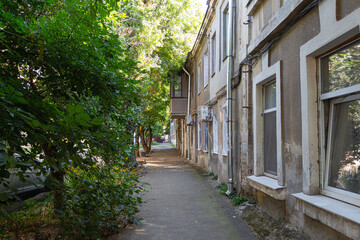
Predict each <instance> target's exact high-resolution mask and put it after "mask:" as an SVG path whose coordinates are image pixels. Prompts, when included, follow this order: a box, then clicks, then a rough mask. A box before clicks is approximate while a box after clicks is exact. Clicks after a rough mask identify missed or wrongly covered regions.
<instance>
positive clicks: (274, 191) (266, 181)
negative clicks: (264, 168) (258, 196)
mask: <svg viewBox="0 0 360 240" xmlns="http://www.w3.org/2000/svg"><path fill="white" fill-rule="evenodd" d="M247 179H248V180H249V185H250V186H251V187H253V188H256V189H258V190H260V191H262V192H264V193H266V194H267V195H269V196H270V197H272V198H275V199H277V200H285V198H286V188H285V187H284V186H280V185H279V184H278V182H277V180H276V179H273V178H270V177H266V176H259V177H257V176H254V175H252V176H249V177H247Z"/></svg>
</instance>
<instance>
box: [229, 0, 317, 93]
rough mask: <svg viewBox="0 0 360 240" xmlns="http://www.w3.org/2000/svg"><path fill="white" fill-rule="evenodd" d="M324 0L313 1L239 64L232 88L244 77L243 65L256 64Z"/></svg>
mask: <svg viewBox="0 0 360 240" xmlns="http://www.w3.org/2000/svg"><path fill="white" fill-rule="evenodd" d="M322 1H323V0H315V1H313V2H312V3H310V4H309V5H308V6H307V7H306V8H305V9H303V10H302V11H301V12H300V13H299V14H298V15H297V16H296V17H295V18H294V19H293V20H292V21H291V22H290V23H289V24H288V25H287V26H286V27H285V28H284V29H282V30H281V31H280V33H279V34H277V35H276V36H275V37H274V38H273V39H271V41H269V42H268V43H267V44H266V45H265V46H264V47H263V48H262V49H261V50H260V51H259V52H258V53H256V54H255V55H252V56H251V55H248V56H247V58H246V59H245V60H244V61H242V62H241V63H240V64H239V72H238V78H237V81H236V82H235V83H234V84H233V85H232V88H235V87H236V86H237V85H239V83H240V81H241V77H242V68H241V67H242V66H243V65H248V66H250V67H252V66H254V65H255V64H256V63H257V61H258V59H259V57H261V56H262V55H263V54H264V53H265V52H267V51H268V50H270V49H271V48H272V47H273V46H274V45H275V43H277V42H278V40H279V39H280V38H281V37H282V36H283V35H284V34H285V33H286V32H287V31H289V30H290V28H292V27H293V26H294V25H295V24H296V23H297V22H298V21H299V20H300V19H301V18H302V17H303V16H305V15H306V14H307V13H308V12H309V11H310V10H311V9H313V8H314V7H316V6H317V5H319V3H321V2H322Z"/></svg>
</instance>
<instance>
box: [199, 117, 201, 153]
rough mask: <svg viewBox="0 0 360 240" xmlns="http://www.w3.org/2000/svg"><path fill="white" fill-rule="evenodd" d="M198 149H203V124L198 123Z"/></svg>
mask: <svg viewBox="0 0 360 240" xmlns="http://www.w3.org/2000/svg"><path fill="white" fill-rule="evenodd" d="M198 149H201V125H200V123H198Z"/></svg>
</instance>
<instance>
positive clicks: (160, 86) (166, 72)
mask: <svg viewBox="0 0 360 240" xmlns="http://www.w3.org/2000/svg"><path fill="white" fill-rule="evenodd" d="M201 7H202V6H201V4H200V2H196V1H192V0H169V1H166V2H165V1H163V0H154V1H143V0H130V3H129V5H127V8H125V9H124V10H125V13H126V16H127V18H125V19H124V22H125V23H126V24H125V26H127V28H125V29H124V30H123V31H124V32H127V33H128V34H129V35H130V36H131V38H130V40H131V44H130V45H131V46H133V47H132V51H133V52H134V56H135V59H136V60H137V61H138V67H139V68H140V69H141V70H142V72H141V74H140V75H139V76H138V79H139V82H140V87H141V90H142V91H141V95H140V101H141V105H140V106H141V107H140V110H141V117H140V125H139V130H138V131H137V132H138V133H139V135H140V137H141V141H142V146H143V148H144V150H145V152H146V154H147V155H148V154H149V153H150V151H151V139H152V132H153V128H154V126H156V125H162V126H164V125H166V123H167V122H168V121H169V119H168V113H167V112H168V111H167V110H168V106H169V97H170V96H169V81H173V79H175V78H176V77H177V73H178V71H179V70H180V69H181V65H182V63H183V62H184V61H185V59H186V56H187V53H188V51H190V50H191V47H192V44H193V42H194V40H195V38H196V36H197V31H198V28H199V26H200V23H201V20H202V18H203V13H202V11H201Z"/></svg>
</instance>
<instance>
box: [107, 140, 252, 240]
mask: <svg viewBox="0 0 360 240" xmlns="http://www.w3.org/2000/svg"><path fill="white" fill-rule="evenodd" d="M162 145H163V146H162ZM162 145H160V146H157V147H156V149H155V150H154V151H153V153H152V154H151V157H150V158H146V164H145V167H144V168H143V171H144V172H145V175H144V177H143V178H142V180H143V181H146V182H148V183H150V185H149V186H148V187H147V189H148V192H146V193H145V195H144V200H145V201H146V203H144V204H143V206H142V207H141V211H140V213H139V214H138V215H137V217H140V218H142V219H143V220H142V221H141V223H140V224H138V225H133V226H131V227H129V228H127V229H125V230H124V232H122V233H121V234H117V235H114V236H112V237H110V238H109V240H120V239H129V240H130V239H136V240H137V239H139V240H141V239H146V240H150V239H156V240H163V239H189V240H193V239H206V240H208V239H216V240H226V239H246V240H250V239H255V237H254V235H253V234H252V233H251V230H250V228H249V227H248V226H247V225H246V224H245V223H244V222H243V221H242V220H241V219H240V218H239V217H237V216H235V213H234V211H233V209H232V208H231V204H230V203H229V202H228V201H226V200H227V199H225V198H224V197H222V196H219V195H218V194H217V193H216V190H215V189H214V188H213V187H212V186H211V185H210V184H209V181H208V180H207V177H206V176H203V175H202V174H201V173H199V172H198V171H197V170H195V169H194V168H193V167H192V166H191V165H190V164H188V163H187V160H186V159H184V158H182V157H179V156H178V153H177V150H176V149H174V148H162V147H170V145H166V144H162Z"/></svg>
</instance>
